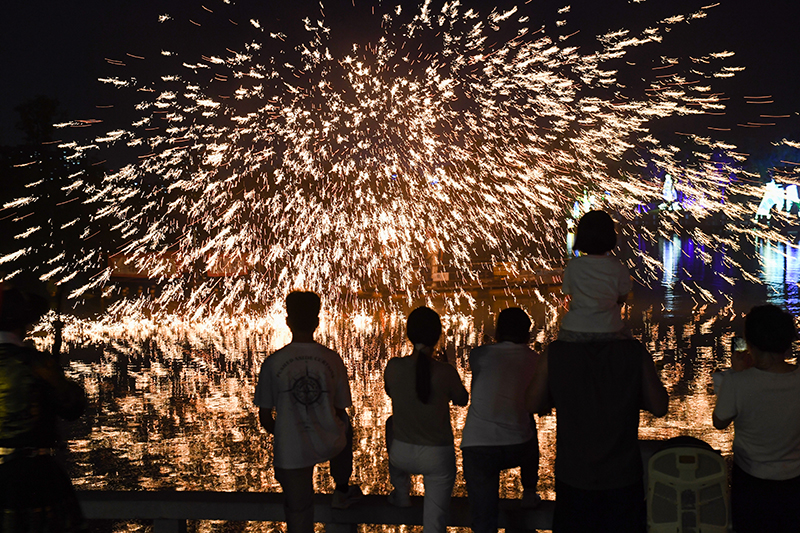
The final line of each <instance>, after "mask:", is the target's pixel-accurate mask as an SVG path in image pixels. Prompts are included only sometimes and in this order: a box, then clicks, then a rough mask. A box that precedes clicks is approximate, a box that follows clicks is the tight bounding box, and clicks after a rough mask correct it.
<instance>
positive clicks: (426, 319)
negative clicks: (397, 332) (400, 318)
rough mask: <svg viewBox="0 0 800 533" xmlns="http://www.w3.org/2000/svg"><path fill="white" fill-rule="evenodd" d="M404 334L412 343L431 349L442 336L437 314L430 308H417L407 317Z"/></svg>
mask: <svg viewBox="0 0 800 533" xmlns="http://www.w3.org/2000/svg"><path fill="white" fill-rule="evenodd" d="M406 334H407V335H408V340H410V341H411V342H412V343H414V344H415V345H416V344H422V345H423V346H429V347H433V346H436V343H437V342H439V337H440V336H441V335H442V321H441V319H440V318H439V313H437V312H436V311H434V310H433V309H431V308H430V307H425V306H422V307H417V308H416V309H414V310H413V311H411V314H409V315H408V322H407V323H406Z"/></svg>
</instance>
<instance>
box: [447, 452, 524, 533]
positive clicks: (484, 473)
mask: <svg viewBox="0 0 800 533" xmlns="http://www.w3.org/2000/svg"><path fill="white" fill-rule="evenodd" d="M461 454H462V456H463V458H464V480H465V481H466V482H467V495H468V496H469V507H470V510H471V512H472V531H474V532H475V533H489V532H491V533H497V516H498V513H499V505H500V496H499V494H498V493H499V491H500V472H501V471H502V470H506V469H508V468H516V467H518V466H519V467H522V468H521V477H522V487H523V488H524V489H525V490H529V491H534V492H536V485H537V484H538V483H539V442H538V440H537V439H536V437H534V438H532V439H531V440H529V441H528V442H523V443H520V444H508V445H505V446H467V447H465V448H462V449H461Z"/></svg>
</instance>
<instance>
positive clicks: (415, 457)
mask: <svg viewBox="0 0 800 533" xmlns="http://www.w3.org/2000/svg"><path fill="white" fill-rule="evenodd" d="M407 334H408V340H410V341H411V343H412V344H413V345H414V350H413V351H412V352H411V355H410V356H408V357H395V358H393V359H391V360H389V362H388V363H387V365H386V370H385V371H384V384H385V387H386V392H387V394H388V395H389V397H390V398H391V399H392V412H393V415H392V416H391V417H390V419H389V420H387V423H386V426H387V436H386V442H387V447H388V448H389V475H390V477H391V481H392V485H394V491H393V492H392V493H391V494H390V495H389V503H391V504H393V505H397V506H399V507H408V506H410V505H411V499H410V495H409V494H410V490H411V480H410V477H409V476H410V475H411V474H422V476H423V483H424V486H425V505H424V513H423V532H424V533H444V532H445V530H446V526H447V517H448V515H449V512H450V494H451V493H452V491H453V484H454V483H455V479H456V456H455V449H454V447H453V428H452V427H451V426H450V402H453V403H454V404H455V405H462V406H463V405H467V402H468V400H469V394H468V393H467V390H466V389H465V388H464V385H463V383H462V382H461V377H460V376H459V375H458V371H457V370H456V369H455V368H454V367H452V366H451V365H449V364H448V363H443V362H440V361H436V360H434V359H433V353H434V348H435V347H436V344H437V343H438V342H439V337H440V336H441V334H442V322H441V320H440V319H439V315H438V314H437V313H436V311H434V310H433V309H430V308H428V307H418V308H416V309H414V311H412V312H411V314H410V315H408V322H407Z"/></svg>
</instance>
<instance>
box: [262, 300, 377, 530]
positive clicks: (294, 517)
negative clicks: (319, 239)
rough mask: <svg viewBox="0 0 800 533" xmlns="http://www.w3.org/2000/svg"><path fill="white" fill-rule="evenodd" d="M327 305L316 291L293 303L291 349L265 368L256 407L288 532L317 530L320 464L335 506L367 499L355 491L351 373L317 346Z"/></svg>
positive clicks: (288, 305)
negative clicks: (326, 468) (326, 470)
mask: <svg viewBox="0 0 800 533" xmlns="http://www.w3.org/2000/svg"><path fill="white" fill-rule="evenodd" d="M320 306H321V303H320V299H319V296H317V295H316V294H314V293H312V292H299V291H296V292H292V293H290V294H289V295H288V296H287V297H286V313H287V317H286V323H287V325H288V326H289V329H290V330H291V331H292V342H291V343H289V344H288V345H286V346H285V347H283V348H281V349H280V350H278V351H276V352H275V353H273V354H272V355H270V356H269V357H267V358H266V360H265V361H264V363H263V364H262V365H261V371H260V372H259V375H258V384H257V385H256V390H255V395H254V400H253V402H254V403H255V405H257V406H258V407H259V411H258V418H259V422H260V423H261V426H262V427H263V428H264V429H265V430H266V431H267V432H268V433H271V434H274V439H273V443H274V445H273V449H274V453H275V456H274V458H273V466H274V468H275V478H276V479H277V480H278V482H279V483H280V484H281V488H282V489H283V493H284V509H285V513H286V524H287V528H288V530H289V533H311V532H313V531H314V506H313V504H314V500H313V499H314V483H313V475H314V466H315V465H316V464H318V463H323V462H326V461H328V460H330V472H331V476H332V477H333V479H334V482H335V484H336V487H335V489H334V493H333V499H332V503H331V506H332V507H335V508H346V507H349V506H350V505H351V504H352V503H354V502H355V501H357V500H358V499H359V498H360V497H361V496H362V494H361V490H360V489H359V488H358V487H355V486H350V485H349V480H350V475H351V474H352V470H353V450H352V428H351V427H350V421H349V418H348V416H347V412H346V411H345V409H346V408H348V407H350V405H351V403H352V402H351V398H350V383H349V381H348V377H347V369H346V368H345V366H344V362H343V361H342V358H341V357H340V356H339V354H337V353H336V352H334V351H333V350H330V349H328V348H326V347H324V346H322V345H320V344H318V343H316V342H315V341H314V331H315V330H316V329H317V326H318V325H319V310H320Z"/></svg>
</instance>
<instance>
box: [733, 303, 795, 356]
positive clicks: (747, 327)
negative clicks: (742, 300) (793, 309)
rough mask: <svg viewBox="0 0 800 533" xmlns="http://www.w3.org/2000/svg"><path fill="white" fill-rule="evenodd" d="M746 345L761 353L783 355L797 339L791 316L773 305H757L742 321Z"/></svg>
mask: <svg viewBox="0 0 800 533" xmlns="http://www.w3.org/2000/svg"><path fill="white" fill-rule="evenodd" d="M744 338H745V340H746V341H747V344H749V345H751V346H753V347H755V348H757V349H759V350H761V351H762V352H767V353H773V354H783V353H786V352H787V351H788V350H789V349H790V348H791V347H792V342H794V340H795V339H797V331H796V330H795V327H794V318H793V317H792V315H790V314H789V313H787V312H786V311H784V310H783V309H781V308H780V307H778V306H775V305H759V306H756V307H754V308H753V309H751V310H750V312H749V313H747V317H746V318H745V320H744Z"/></svg>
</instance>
